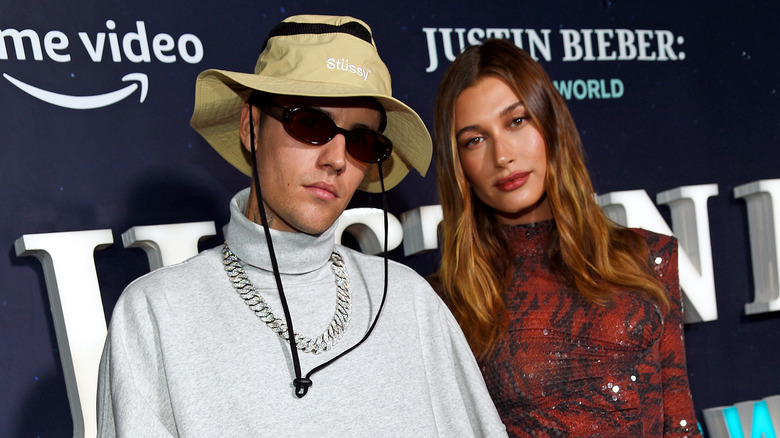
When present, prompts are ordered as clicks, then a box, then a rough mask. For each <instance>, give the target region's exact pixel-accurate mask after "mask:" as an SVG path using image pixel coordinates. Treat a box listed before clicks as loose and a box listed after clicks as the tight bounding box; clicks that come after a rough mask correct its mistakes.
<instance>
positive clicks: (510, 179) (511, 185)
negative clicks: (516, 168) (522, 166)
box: [495, 172, 531, 192]
mask: <svg viewBox="0 0 780 438" xmlns="http://www.w3.org/2000/svg"><path fill="white" fill-rule="evenodd" d="M530 175H531V172H516V173H513V174H511V175H509V176H507V177H504V178H500V179H499V180H498V181H496V184H495V187H496V188H497V189H498V190H501V191H504V192H511V191H512V190H515V189H516V188H518V187H520V186H522V185H523V184H525V183H526V181H528V177H529V176H530Z"/></svg>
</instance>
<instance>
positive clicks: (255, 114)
mask: <svg viewBox="0 0 780 438" xmlns="http://www.w3.org/2000/svg"><path fill="white" fill-rule="evenodd" d="M251 108H252V123H253V124H254V125H255V134H257V125H258V123H260V112H259V111H258V109H257V107H255V106H252V107H251ZM249 110H250V107H249V104H248V103H247V102H244V105H242V106H241V118H240V119H239V126H238V132H239V135H240V136H241V144H243V145H244V149H246V150H247V151H251V150H252V148H251V147H250V142H251V136H250V135H249ZM255 147H257V135H255Z"/></svg>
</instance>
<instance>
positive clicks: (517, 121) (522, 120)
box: [510, 116, 528, 127]
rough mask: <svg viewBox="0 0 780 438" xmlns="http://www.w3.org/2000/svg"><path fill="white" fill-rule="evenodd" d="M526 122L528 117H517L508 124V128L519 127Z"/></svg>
mask: <svg viewBox="0 0 780 438" xmlns="http://www.w3.org/2000/svg"><path fill="white" fill-rule="evenodd" d="M527 121H528V116H522V117H517V118H516V119H513V120H512V123H510V126H513V127H514V126H520V125H522V124H523V123H525V122H527Z"/></svg>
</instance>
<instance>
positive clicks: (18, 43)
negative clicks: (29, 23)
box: [0, 29, 43, 61]
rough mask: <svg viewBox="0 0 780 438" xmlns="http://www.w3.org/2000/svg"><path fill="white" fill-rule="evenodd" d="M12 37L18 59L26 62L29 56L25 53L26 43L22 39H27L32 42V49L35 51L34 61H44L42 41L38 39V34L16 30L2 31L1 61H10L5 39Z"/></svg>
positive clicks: (26, 30) (0, 31)
mask: <svg viewBox="0 0 780 438" xmlns="http://www.w3.org/2000/svg"><path fill="white" fill-rule="evenodd" d="M6 37H11V39H12V40H13V42H14V50H15V52H16V59H18V60H19V61H24V60H25V59H27V55H26V54H25V52H24V41H23V40H22V38H27V39H28V40H29V41H30V48H31V49H32V51H33V59H35V60H36V61H41V60H42V59H43V52H41V40H40V38H38V34H37V33H35V31H34V30H31V29H25V30H23V31H21V32H19V31H18V30H16V29H5V30H0V41H1V42H2V44H0V59H8V51H7V48H6V46H5V38H6Z"/></svg>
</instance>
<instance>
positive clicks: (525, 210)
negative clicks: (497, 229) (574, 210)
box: [454, 76, 552, 224]
mask: <svg viewBox="0 0 780 438" xmlns="http://www.w3.org/2000/svg"><path fill="white" fill-rule="evenodd" d="M454 116H455V120H454V125H455V140H456V142H457V148H458V156H459V159H460V165H461V167H462V168H463V173H464V174H465V175H466V178H467V179H468V181H469V183H470V184H471V188H472V190H474V193H475V194H476V195H477V197H478V198H479V199H480V200H481V201H482V202H484V203H485V204H487V205H488V206H490V207H492V208H493V209H494V210H495V216H496V220H497V221H498V222H499V223H503V224H523V223H532V222H538V221H540V220H545V219H550V218H552V211H551V210H550V205H549V202H548V201H547V196H546V195H545V189H544V181H545V176H546V174H547V156H546V151H545V144H544V140H543V139H542V135H541V134H540V133H539V130H538V129H537V128H536V126H535V124H534V121H532V120H531V119H530V118H529V114H528V112H527V111H526V109H525V107H524V106H523V104H522V103H521V102H520V99H519V97H518V96H517V95H515V93H514V92H513V91H512V89H511V88H509V86H508V85H507V84H506V83H505V82H504V81H503V80H501V79H499V78H496V77H492V76H486V77H483V78H481V79H479V80H478V81H477V82H476V83H475V84H474V85H472V86H470V87H468V88H466V89H465V90H463V92H462V93H460V95H459V96H458V98H457V99H456V100H455V112H454Z"/></svg>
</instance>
